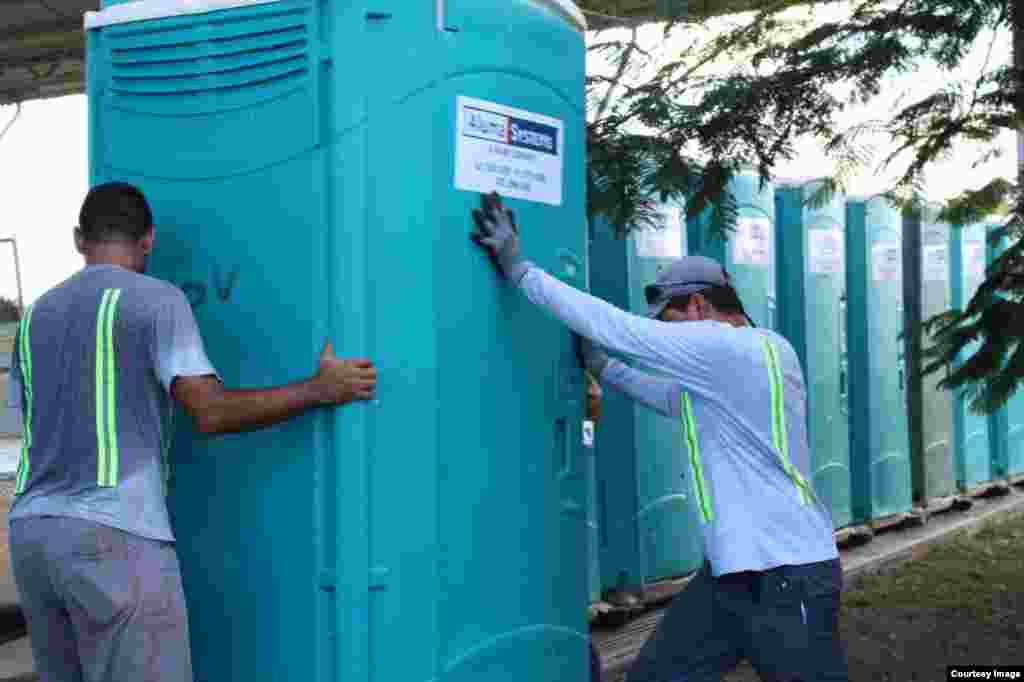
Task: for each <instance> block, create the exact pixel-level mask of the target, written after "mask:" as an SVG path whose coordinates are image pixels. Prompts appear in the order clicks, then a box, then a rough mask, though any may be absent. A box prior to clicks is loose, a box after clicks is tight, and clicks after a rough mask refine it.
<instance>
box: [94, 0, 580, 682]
mask: <svg viewBox="0 0 1024 682" xmlns="http://www.w3.org/2000/svg"><path fill="white" fill-rule="evenodd" d="M103 7H104V9H103V10H102V11H101V12H100V13H98V14H92V15H90V16H89V18H88V24H87V25H88V27H89V31H88V92H89V106H90V167H91V180H92V182H94V183H95V182H101V181H106V180H113V179H119V180H125V181H129V182H133V183H136V184H138V185H139V186H140V187H141V188H142V189H143V190H144V191H145V192H146V194H147V195H148V196H149V198H150V200H151V202H152V205H153V209H154V214H155V219H156V224H157V234H158V237H157V247H156V251H155V253H154V254H153V258H152V272H153V274H155V275H156V276H158V277H161V278H165V279H167V280H170V281H172V282H175V283H177V284H178V285H181V286H182V288H183V289H184V290H185V292H186V294H187V295H188V296H189V297H190V299H191V301H192V305H193V307H194V310H195V314H196V317H197V319H198V322H199V326H200V328H201V330H202V333H203V337H204V339H205V342H206V347H207V351H208V353H209V355H210V357H211V359H212V360H213V362H214V364H215V365H216V367H217V368H218V370H219V372H220V373H221V376H222V377H223V379H224V382H225V384H226V385H227V386H229V387H236V386H242V387H259V386H268V385H273V384H279V383H284V382H289V381H294V380H297V379H301V378H303V377H307V376H310V375H311V374H313V372H314V371H315V370H316V369H317V357H318V353H319V352H320V349H321V347H322V345H323V343H324V341H325V340H326V339H330V340H331V341H332V342H333V344H334V347H335V349H336V352H337V354H338V355H339V356H341V357H368V358H371V359H372V360H373V361H374V363H375V364H376V366H377V368H378V370H379V377H380V383H379V389H378V396H379V399H378V400H377V401H376V403H360V404H354V405H348V406H345V407H341V408H338V409H331V410H320V411H316V412H312V413H309V414H307V415H304V416H302V417H301V418H298V419H295V420H292V421H289V422H288V423H286V424H283V425H280V426H277V427H275V428H271V429H266V430H262V431H258V432H254V433H248V434H244V435H237V436H229V437H224V438H204V437H199V436H198V435H197V434H194V433H193V432H192V431H191V429H190V428H189V426H188V424H187V423H185V420H183V419H179V420H178V421H177V426H178V428H177V430H176V432H175V436H174V441H173V449H172V455H171V461H172V463H173V469H172V475H173V478H172V480H171V485H170V489H171V490H170V507H171V512H172V517H173V523H174V528H175V531H176V534H177V537H178V538H179V544H178V551H179V555H180V559H181V564H182V571H183V575H184V582H185V589H186V593H187V597H188V601H189V607H190V627H191V632H192V646H193V660H194V666H195V677H196V679H197V680H218V681H221V680H222V681H224V682H227V681H230V680H235V681H244V682H270V681H273V682H277V681H279V680H317V681H321V680H330V681H338V682H340V681H342V680H344V681H345V682H356V681H361V682H409V681H410V680H438V681H440V680H444V681H445V682H469V681H473V682H476V681H478V680H500V681H503V682H522V681H523V680H570V681H573V682H578V681H582V680H586V679H587V677H588V658H589V656H588V641H589V636H588V631H587V625H586V614H585V608H584V605H585V602H586V599H587V594H586V584H585V579H584V575H585V554H586V551H585V538H586V511H585V509H586V500H585V481H584V476H583V473H582V468H583V464H582V460H583V456H582V453H581V451H582V445H581V442H582V437H581V433H580V426H581V424H582V415H583V405H582V397H581V396H582V395H583V390H584V389H583V373H582V370H581V369H580V368H579V363H578V360H577V358H576V355H575V352H574V349H573V345H572V339H571V335H570V333H569V332H568V330H567V329H566V328H565V327H564V326H562V325H561V324H559V323H558V322H556V321H555V320H554V319H552V318H551V317H550V316H548V315H547V314H546V313H545V312H544V311H542V310H540V309H539V308H537V307H535V306H533V305H531V304H530V303H529V302H528V301H527V300H526V299H525V297H524V296H523V295H522V294H521V293H520V292H518V291H516V290H515V289H513V288H512V287H510V286H509V285H508V284H506V283H504V282H501V281H499V280H498V279H497V277H496V276H495V272H494V268H493V266H492V265H491V263H490V262H488V259H487V258H486V256H485V255H484V254H483V253H482V252H481V251H480V250H479V248H478V247H476V246H475V245H474V244H473V243H472V242H471V241H470V239H469V231H470V229H471V228H472V220H471V219H470V210H471V209H473V208H475V207H477V206H479V196H480V195H479V192H480V191H490V190H492V189H497V190H499V191H501V192H502V193H503V195H505V196H506V197H509V200H508V203H509V205H510V206H511V207H512V208H513V209H514V210H515V211H516V214H517V218H518V221H519V225H520V226H521V228H522V230H523V233H524V239H523V249H524V251H525V253H526V255H527V256H528V257H529V258H530V259H531V260H533V261H535V262H536V263H537V264H538V265H539V266H541V267H543V268H544V269H545V270H547V271H548V272H549V273H552V274H553V275H554V276H557V277H560V278H562V279H564V280H565V281H567V282H569V283H571V284H572V285H574V286H577V287H580V288H582V287H583V286H584V280H583V277H584V268H583V258H584V250H585V249H586V229H585V224H586V215H585V203H584V188H585V176H584V157H585V139H584V125H585V118H584V116H585V106H584V62H585V59H584V54H585V45H584V22H583V19H582V16H581V15H580V13H579V11H578V9H577V8H576V7H575V6H574V5H573V4H572V3H571V2H568V1H567V0H479V1H477V2H448V3H427V2H423V3H411V2H403V3H387V4H385V5H383V6H380V7H369V6H367V5H365V4H363V3H347V2H344V3H343V2H313V1H312V0H207V1H205V2H194V1H185V0H182V1H180V2H174V1H173V0H160V1H157V0H142V1H141V2H132V3H123V4H122V3H116V4H115V3H113V2H105V3H104V5H103ZM371 10H372V11H371ZM498 35H500V39H497V38H496V36H498ZM179 416H180V415H179Z"/></svg>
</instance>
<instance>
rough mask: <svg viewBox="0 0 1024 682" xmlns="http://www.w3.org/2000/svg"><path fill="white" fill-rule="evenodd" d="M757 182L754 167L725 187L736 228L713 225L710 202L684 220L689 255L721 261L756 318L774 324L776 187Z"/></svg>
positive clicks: (757, 321) (762, 323)
mask: <svg viewBox="0 0 1024 682" xmlns="http://www.w3.org/2000/svg"><path fill="white" fill-rule="evenodd" d="M760 183H761V178H760V176H759V175H758V174H757V173H756V172H753V171H744V172H741V173H739V174H737V175H736V176H735V177H733V179H732V181H731V182H730V183H729V186H728V190H729V191H730V192H732V194H733V197H735V199H736V204H737V209H738V211H739V216H738V217H737V219H736V226H735V230H734V231H732V232H731V233H729V234H728V235H724V234H723V232H722V230H721V226H713V225H711V220H712V214H713V211H712V209H710V208H709V209H707V210H705V211H704V213H703V214H702V215H700V216H697V217H695V218H691V219H689V220H688V221H687V245H688V246H689V253H690V254H691V255H695V256H707V257H708V258H712V259H714V260H716V261H718V262H719V263H722V264H723V265H724V266H725V269H726V272H728V273H729V277H730V279H731V280H732V283H733V286H734V287H735V288H736V292H737V293H738V294H739V296H740V300H741V301H743V308H744V310H746V311H747V315H749V316H750V318H751V319H752V320H753V321H754V324H756V325H757V326H758V327H764V328H766V329H775V328H776V321H775V188H774V186H773V185H772V183H770V182H769V183H766V184H765V186H764V187H763V188H762V187H761V184H760ZM715 228H718V229H715Z"/></svg>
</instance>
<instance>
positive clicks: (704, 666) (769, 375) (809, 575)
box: [472, 194, 849, 682]
mask: <svg viewBox="0 0 1024 682" xmlns="http://www.w3.org/2000/svg"><path fill="white" fill-rule="evenodd" d="M473 217H474V220H475V222H476V225H477V229H476V231H475V232H474V233H473V235H472V236H473V239H474V241H476V243H477V244H479V245H480V246H481V247H483V248H484V249H486V250H487V252H488V254H489V255H490V256H491V258H492V260H493V261H494V263H495V264H496V266H497V268H498V270H499V272H500V273H501V274H502V275H503V276H504V277H506V278H507V279H509V280H510V281H511V282H512V283H513V284H515V285H516V286H518V287H519V288H520V289H522V290H523V292H524V293H525V294H526V296H527V298H528V299H529V300H530V301H531V302H533V303H534V304H536V305H539V306H542V307H544V308H545V309H547V310H548V312H550V313H551V314H552V315H554V316H555V317H556V318H558V319H559V320H561V321H562V322H564V323H565V324H566V325H567V326H569V327H570V328H571V329H572V330H573V331H574V332H576V334H578V335H579V342H580V354H581V356H582V359H583V362H584V365H585V366H586V368H587V370H588V371H589V372H590V373H591V374H592V375H593V376H594V377H596V378H597V379H598V380H600V381H601V382H602V383H605V384H607V385H608V386H610V387H611V388H612V389H614V390H617V391H621V392H622V393H625V394H626V395H628V396H630V397H631V398H633V399H634V400H637V401H638V402H640V403H642V404H644V405H646V406H647V407H650V408H652V409H654V410H656V411H657V412H659V413H660V414H662V415H665V416H667V417H671V418H676V419H680V420H681V421H682V423H683V427H684V428H683V430H684V434H685V440H686V452H687V454H688V457H689V460H690V465H691V468H692V479H693V481H694V499H695V500H696V505H697V511H698V515H699V517H700V519H701V521H702V527H703V532H704V550H705V562H704V565H703V567H702V568H701V570H700V571H699V572H698V573H697V575H696V576H695V577H694V579H693V580H692V581H691V582H690V583H689V585H688V586H687V587H686V589H685V590H684V591H683V592H682V593H681V594H679V595H678V596H677V597H676V598H675V599H674V601H673V602H672V604H671V606H670V607H669V608H668V610H667V612H666V614H665V616H664V617H663V618H662V620H661V621H660V622H659V624H658V627H657V629H656V630H655V632H654V634H653V635H651V637H650V639H649V640H648V641H647V642H646V644H645V645H644V647H643V648H642V649H641V651H640V653H639V655H638V656H637V660H636V662H635V663H634V665H633V667H632V669H631V670H630V672H629V675H628V677H627V679H628V681H629V682H683V681H684V680H685V681H686V682H696V681H700V682H709V681H711V680H720V679H721V677H722V675H723V674H724V673H725V672H727V671H729V670H731V669H732V668H734V667H735V666H736V665H737V663H739V661H740V660H741V659H743V658H747V659H749V660H750V661H751V663H752V664H753V666H754V668H755V669H756V670H757V671H758V673H759V674H760V676H761V678H762V679H763V680H766V681H771V682H797V681H799V682H811V681H812V680H822V681H824V680H829V681H831V680H837V681H839V680H842V681H847V680H848V679H849V673H848V669H847V662H846V655H845V653H844V651H843V646H842V643H841V640H840V637H839V605H840V591H841V587H842V568H841V566H840V564H839V555H838V551H837V550H836V544H835V540H834V538H833V534H832V520H831V518H830V515H829V512H828V510H827V508H826V507H825V506H824V505H823V504H822V503H821V502H820V501H819V500H818V499H817V497H816V496H815V494H814V491H813V489H812V486H811V485H810V482H809V481H810V455H809V452H808V443H807V431H806V402H807V392H806V389H805V386H804V380H803V374H802V372H801V369H800V364H799V361H798V359H797V356H796V353H795V352H794V350H793V348H792V346H790V344H789V343H788V342H787V341H786V340H785V339H784V338H783V337H781V336H779V335H778V334H776V333H775V332H773V331H770V330H765V329H757V328H754V326H753V324H752V323H751V322H750V318H749V317H747V315H746V312H745V311H744V310H743V304H742V303H741V302H740V299H739V296H737V294H736V291H735V289H733V287H732V286H731V284H730V282H729V277H728V275H727V274H726V272H725V270H724V268H723V267H722V266H721V265H720V264H718V263H716V262H715V261H713V260H710V259H708V258H700V257H693V256H691V257H687V258H682V259H680V260H679V261H677V262H676V263H674V264H673V265H672V266H671V267H669V268H666V269H665V271H663V272H662V273H661V275H660V276H659V277H658V279H657V281H656V282H655V283H654V284H652V285H650V286H648V287H647V288H646V290H645V295H646V299H647V304H648V317H647V318H645V317H640V316H637V315H631V314H629V313H627V312H624V311H622V310H619V309H618V308H616V307H615V306H612V305H610V304H608V303H606V302H604V301H602V300H601V299H598V298H595V297H593V296H589V295H587V294H585V293H583V292H581V291H579V290H577V289H575V288H573V287H571V286H569V285H567V284H564V283H562V282H560V281H559V280H557V279H555V278H554V277H551V276H549V275H548V274H547V273H545V272H544V271H543V270H541V269H540V268H538V267H536V266H535V265H533V264H532V263H530V262H528V261H525V260H523V258H522V256H521V255H520V250H519V235H518V230H517V228H516V226H515V219H514V216H513V215H512V212H511V211H510V210H508V209H506V208H505V207H504V206H502V203H501V200H500V199H499V198H498V196H497V195H496V194H491V195H486V196H484V197H483V198H482V208H481V210H477V211H474V212H473ZM651 318H652V319H651ZM683 322H685V323H686V324H675V323H683ZM666 323H669V324H666ZM595 344H596V345H595ZM600 347H605V348H608V349H610V350H612V351H614V352H616V353H619V354H622V355H624V356H626V357H630V358H633V359H635V360H639V361H642V362H643V363H645V364H647V365H650V366H651V367H654V368H657V369H658V370H659V375H658V376H655V375H653V374H649V373H646V372H642V371H639V370H636V369H634V368H632V367H630V366H629V365H627V364H625V363H624V362H620V361H618V360H615V359H611V358H609V357H608V355H607V354H606V353H605V352H604V351H603V350H601V348H600Z"/></svg>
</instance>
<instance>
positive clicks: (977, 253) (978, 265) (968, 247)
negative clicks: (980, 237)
mask: <svg viewBox="0 0 1024 682" xmlns="http://www.w3.org/2000/svg"><path fill="white" fill-rule="evenodd" d="M964 274H965V275H966V276H967V277H968V278H969V279H970V280H972V281H975V282H977V281H978V280H980V279H984V278H985V244H984V242H966V243H965V244H964Z"/></svg>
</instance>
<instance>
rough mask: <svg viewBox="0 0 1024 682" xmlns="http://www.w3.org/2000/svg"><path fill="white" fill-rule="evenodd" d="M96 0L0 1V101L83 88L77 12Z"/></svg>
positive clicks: (82, 44) (82, 46) (81, 37)
mask: <svg viewBox="0 0 1024 682" xmlns="http://www.w3.org/2000/svg"><path fill="white" fill-rule="evenodd" d="M98 4H99V2H98V0H0V104H10V103H12V102H23V101H28V100H34V99H45V98H48V97H60V96H62V95H69V94H72V93H79V92H83V91H84V89H85V68H84V64H85V36H84V35H83V33H82V13H83V12H85V11H86V10H94V9H96V6H97V5H98Z"/></svg>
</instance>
